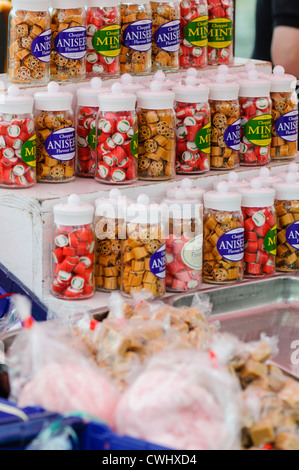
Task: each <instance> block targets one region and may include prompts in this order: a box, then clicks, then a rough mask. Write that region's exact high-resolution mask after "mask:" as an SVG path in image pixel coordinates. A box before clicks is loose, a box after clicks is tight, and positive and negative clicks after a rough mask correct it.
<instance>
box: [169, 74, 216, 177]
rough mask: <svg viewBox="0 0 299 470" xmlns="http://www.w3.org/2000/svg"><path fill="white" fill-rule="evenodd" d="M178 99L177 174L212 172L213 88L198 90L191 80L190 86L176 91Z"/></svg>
mask: <svg viewBox="0 0 299 470" xmlns="http://www.w3.org/2000/svg"><path fill="white" fill-rule="evenodd" d="M173 92H174V93H175V96H176V103H175V112H176V142H177V145H176V172H177V174H186V173H188V174H189V173H190V174H198V173H205V172H207V171H209V170H210V153H211V113H210V105H209V88H207V87H205V86H203V85H201V86H199V85H197V86H196V78H192V77H188V78H187V79H186V85H179V86H177V87H175V88H174V89H173Z"/></svg>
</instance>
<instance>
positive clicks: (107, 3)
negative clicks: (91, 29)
mask: <svg viewBox="0 0 299 470" xmlns="http://www.w3.org/2000/svg"><path fill="white" fill-rule="evenodd" d="M86 3H87V6H89V7H100V8H105V7H107V8H114V7H117V6H118V4H119V0H87V2H86Z"/></svg>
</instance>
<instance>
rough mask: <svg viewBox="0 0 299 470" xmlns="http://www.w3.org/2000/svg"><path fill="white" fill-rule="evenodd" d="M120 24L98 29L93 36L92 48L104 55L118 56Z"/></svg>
mask: <svg viewBox="0 0 299 470" xmlns="http://www.w3.org/2000/svg"><path fill="white" fill-rule="evenodd" d="M120 31H121V28H120V25H118V24H114V25H110V26H106V27H105V28H102V29H99V31H97V32H96V33H95V34H94V36H93V38H92V45H93V48H94V50H95V51H96V52H97V53H98V54H101V55H103V56H104V57H118V56H119V54H120Z"/></svg>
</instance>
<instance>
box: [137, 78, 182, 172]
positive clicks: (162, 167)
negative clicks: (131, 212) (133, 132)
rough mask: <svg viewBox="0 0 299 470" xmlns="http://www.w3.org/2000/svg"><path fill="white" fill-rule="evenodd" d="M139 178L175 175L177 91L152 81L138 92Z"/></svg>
mask: <svg viewBox="0 0 299 470" xmlns="http://www.w3.org/2000/svg"><path fill="white" fill-rule="evenodd" d="M137 96H138V110H137V113H138V136H139V137H138V177H139V179H142V180H152V181H163V180H169V179H171V178H173V177H174V176H175V157H176V148H175V146H176V142H175V132H176V116H175V111H174V108H173V106H174V100H175V94H174V93H173V92H171V91H168V90H161V85H160V84H159V83H157V82H152V84H151V89H150V90H142V91H140V92H139V93H138V95H137Z"/></svg>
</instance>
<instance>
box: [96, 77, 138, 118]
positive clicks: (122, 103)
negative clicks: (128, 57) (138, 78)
mask: <svg viewBox="0 0 299 470" xmlns="http://www.w3.org/2000/svg"><path fill="white" fill-rule="evenodd" d="M136 101H137V98H136V95H135V94H134V93H125V92H124V90H123V87H122V85H121V83H119V82H117V83H114V84H113V85H112V87H111V91H110V92H109V93H105V94H103V95H99V96H98V102H99V108H100V111H112V112H117V111H135V109H136Z"/></svg>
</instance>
